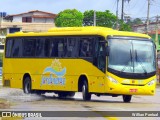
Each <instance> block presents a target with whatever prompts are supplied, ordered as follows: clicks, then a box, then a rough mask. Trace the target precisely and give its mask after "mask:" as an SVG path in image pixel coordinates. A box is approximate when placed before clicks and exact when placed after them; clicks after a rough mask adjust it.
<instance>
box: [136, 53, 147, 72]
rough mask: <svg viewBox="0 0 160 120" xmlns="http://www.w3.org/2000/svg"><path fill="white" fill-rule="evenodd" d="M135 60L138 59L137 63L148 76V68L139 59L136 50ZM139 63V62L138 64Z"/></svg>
mask: <svg viewBox="0 0 160 120" xmlns="http://www.w3.org/2000/svg"><path fill="white" fill-rule="evenodd" d="M135 57H136V58H135V59H136V62H137V63H139V64H140V65H141V67H142V69H143V70H144V73H145V74H147V70H146V68H145V67H144V66H143V62H142V61H141V59H140V58H139V57H138V54H137V50H135ZM138 61H139V62H138Z"/></svg>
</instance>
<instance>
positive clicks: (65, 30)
mask: <svg viewBox="0 0 160 120" xmlns="http://www.w3.org/2000/svg"><path fill="white" fill-rule="evenodd" d="M57 35H60V36H61V35H63V36H64V35H73V36H74V35H101V36H104V37H107V36H108V35H110V36H127V37H131V36H133V37H142V38H150V37H149V36H148V35H146V34H141V33H135V32H124V31H118V30H113V29H111V28H107V27H94V26H88V27H60V28H56V27H55V28H51V29H49V30H48V32H39V33H34V32H29V33H23V32H17V33H14V34H9V35H8V37H14V36H57Z"/></svg>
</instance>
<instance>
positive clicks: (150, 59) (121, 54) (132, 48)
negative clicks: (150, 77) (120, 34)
mask: <svg viewBox="0 0 160 120" xmlns="http://www.w3.org/2000/svg"><path fill="white" fill-rule="evenodd" d="M109 47H110V55H109V64H108V68H111V69H113V70H115V71H118V72H125V73H145V74H147V73H151V72H155V70H156V67H155V66H156V65H155V53H154V49H155V48H154V44H153V42H152V41H149V40H139V39H138V40H136V39H135V40H134V39H133V40H132V39H109Z"/></svg>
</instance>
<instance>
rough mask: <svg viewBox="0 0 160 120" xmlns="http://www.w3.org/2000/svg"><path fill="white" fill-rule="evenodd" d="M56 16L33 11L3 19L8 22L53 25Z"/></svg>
mask: <svg viewBox="0 0 160 120" xmlns="http://www.w3.org/2000/svg"><path fill="white" fill-rule="evenodd" d="M55 17H56V14H53V13H49V12H44V11H39V10H33V11H29V12H26V13H20V14H15V15H8V16H6V17H5V19H6V20H8V21H10V22H21V23H54V19H55Z"/></svg>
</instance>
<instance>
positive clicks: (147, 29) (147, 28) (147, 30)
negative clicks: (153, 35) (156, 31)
mask: <svg viewBox="0 0 160 120" xmlns="http://www.w3.org/2000/svg"><path fill="white" fill-rule="evenodd" d="M149 11H150V0H148V9H147V27H146V33H147V34H148V32H149Z"/></svg>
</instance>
